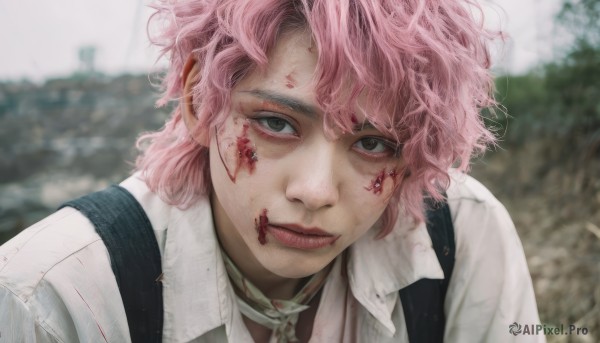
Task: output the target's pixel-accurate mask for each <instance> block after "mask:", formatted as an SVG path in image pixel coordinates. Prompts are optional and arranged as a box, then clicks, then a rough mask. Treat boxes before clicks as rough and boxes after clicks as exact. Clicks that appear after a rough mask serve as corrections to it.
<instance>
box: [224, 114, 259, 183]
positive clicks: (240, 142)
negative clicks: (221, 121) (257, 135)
mask: <svg viewBox="0 0 600 343" xmlns="http://www.w3.org/2000/svg"><path fill="white" fill-rule="evenodd" d="M249 127H250V126H249V125H248V124H247V123H244V125H243V127H242V133H241V134H240V135H239V136H237V137H236V140H235V143H233V142H231V141H230V142H227V139H223V140H221V139H219V136H218V134H217V150H218V153H219V157H220V158H221V162H222V163H223V167H225V171H226V172H227V176H229V179H230V180H231V181H232V182H233V183H235V180H236V178H237V174H238V172H239V171H240V169H241V168H242V167H244V168H246V170H248V173H249V174H252V173H253V172H254V169H255V167H256V161H258V155H257V154H256V148H255V147H254V146H253V144H252V142H251V141H250V139H249V138H248V128H249ZM221 145H224V147H223V150H222V147H221Z"/></svg>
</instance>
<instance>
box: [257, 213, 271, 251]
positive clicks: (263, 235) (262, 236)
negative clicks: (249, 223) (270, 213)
mask: <svg viewBox="0 0 600 343" xmlns="http://www.w3.org/2000/svg"><path fill="white" fill-rule="evenodd" d="M254 226H255V228H256V232H257V233H258V242H259V243H260V244H261V245H265V244H267V228H268V226H269V217H267V209H266V208H265V209H263V210H262V213H261V214H260V215H259V216H258V218H254Z"/></svg>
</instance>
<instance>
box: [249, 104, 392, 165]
mask: <svg viewBox="0 0 600 343" xmlns="http://www.w3.org/2000/svg"><path fill="white" fill-rule="evenodd" d="M249 119H250V121H251V123H252V125H253V126H254V127H255V128H256V131H257V132H258V134H260V135H261V136H263V137H266V138H268V139H284V140H287V139H290V140H296V139H298V138H300V133H299V130H298V129H297V128H296V125H294V124H293V123H292V122H291V120H289V119H284V118H281V117H280V116H276V115H267V114H264V113H263V114H262V115H257V116H255V117H250V118H249ZM269 120H279V121H281V122H283V124H284V128H283V129H282V130H281V131H276V130H274V129H273V128H272V127H270V125H269V123H268V121H269ZM285 128H287V129H288V130H291V131H292V132H285V133H282V131H283V130H284V129H285ZM367 139H372V140H375V141H376V142H377V144H378V145H377V146H381V147H383V151H378V152H375V153H373V152H370V151H369V150H367V149H366V148H364V147H363V148H358V147H357V145H363V143H364V141H365V140H367ZM352 149H353V150H354V151H356V152H357V153H358V154H360V155H362V156H364V157H366V158H370V159H375V160H378V159H382V158H389V157H398V156H399V149H398V144H397V143H396V142H392V141H390V140H388V139H385V138H382V137H374V136H364V137H360V138H359V139H358V140H357V141H356V142H355V143H354V144H352ZM380 149H381V148H380Z"/></svg>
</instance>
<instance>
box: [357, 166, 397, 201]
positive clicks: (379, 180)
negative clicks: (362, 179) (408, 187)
mask: <svg viewBox="0 0 600 343" xmlns="http://www.w3.org/2000/svg"><path fill="white" fill-rule="evenodd" d="M397 176H398V173H397V172H396V169H392V170H390V171H389V172H386V170H385V168H384V169H382V170H381V171H380V172H379V173H378V174H377V175H376V176H375V178H374V179H373V180H371V185H369V186H368V187H365V189H366V190H368V191H372V192H373V194H377V195H378V194H381V192H382V191H383V183H384V181H385V180H386V178H388V177H389V178H391V179H392V182H394V188H395V187H396V177H397Z"/></svg>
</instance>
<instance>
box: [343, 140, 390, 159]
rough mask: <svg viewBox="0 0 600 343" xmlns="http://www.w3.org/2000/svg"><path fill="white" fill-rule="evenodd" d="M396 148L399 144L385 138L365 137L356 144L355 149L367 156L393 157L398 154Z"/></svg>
mask: <svg viewBox="0 0 600 343" xmlns="http://www.w3.org/2000/svg"><path fill="white" fill-rule="evenodd" d="M396 146H397V144H395V143H393V142H390V141H388V140H386V139H383V138H377V137H363V138H361V139H359V140H358V141H357V142H356V143H354V145H353V148H354V149H355V150H357V151H358V152H359V153H362V154H366V155H371V156H373V155H374V156H377V157H379V156H382V157H391V156H396V155H397V153H398V150H397V148H396Z"/></svg>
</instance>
